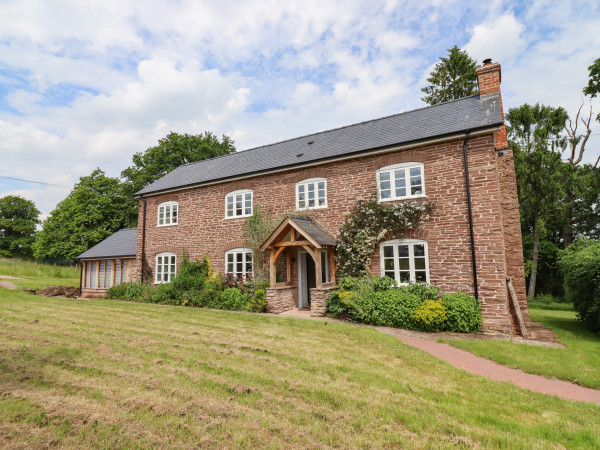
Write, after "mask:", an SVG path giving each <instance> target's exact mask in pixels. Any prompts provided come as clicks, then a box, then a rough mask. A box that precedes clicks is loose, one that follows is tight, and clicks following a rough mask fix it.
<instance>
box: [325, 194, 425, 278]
mask: <svg viewBox="0 0 600 450" xmlns="http://www.w3.org/2000/svg"><path fill="white" fill-rule="evenodd" d="M432 210H433V204H432V203H430V202H422V201H421V202H417V201H411V202H404V203H396V204H383V203H379V201H378V197H377V195H372V196H371V198H370V199H369V200H368V201H360V202H359V203H358V205H356V207H355V208H354V209H353V210H352V211H351V212H350V214H349V215H348V216H347V217H346V219H345V221H344V222H343V223H342V226H341V227H340V232H339V234H338V237H337V242H336V247H335V248H336V256H335V262H336V267H337V273H336V277H338V278H341V277H347V276H351V277H359V276H365V275H369V273H370V268H371V258H372V256H373V252H374V251H375V247H376V246H377V244H379V243H380V242H381V241H382V240H383V239H384V238H385V237H386V236H387V235H390V234H391V235H393V236H394V237H396V238H401V237H402V236H403V234H404V231H405V230H407V229H418V228H419V226H420V225H421V223H422V222H423V220H426V219H429V216H430V214H431V212H432Z"/></svg>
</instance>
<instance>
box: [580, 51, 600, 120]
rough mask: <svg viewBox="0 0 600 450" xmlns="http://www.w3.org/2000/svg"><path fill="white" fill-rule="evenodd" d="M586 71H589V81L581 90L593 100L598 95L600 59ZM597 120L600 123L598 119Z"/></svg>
mask: <svg viewBox="0 0 600 450" xmlns="http://www.w3.org/2000/svg"><path fill="white" fill-rule="evenodd" d="M588 70H589V71H590V75H589V77H590V79H589V80H588V85H587V86H586V87H584V88H583V93H584V94H585V95H589V96H590V97H591V98H594V97H596V95H598V94H600V58H598V59H597V60H596V61H594V63H593V64H592V65H591V66H589V67H588ZM598 120H599V121H600V118H599V119H598Z"/></svg>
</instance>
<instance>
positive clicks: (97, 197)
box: [34, 169, 130, 259]
mask: <svg viewBox="0 0 600 450" xmlns="http://www.w3.org/2000/svg"><path fill="white" fill-rule="evenodd" d="M129 203H130V200H129V197H128V196H127V195H126V194H125V193H124V189H123V184H122V183H121V182H120V181H119V180H118V179H117V178H110V177H107V176H106V175H105V174H104V172H103V171H102V170H100V169H96V170H94V171H93V172H92V173H91V174H90V175H89V176H87V177H81V178H80V179H79V183H77V184H76V185H75V187H74V188H73V190H72V191H71V193H70V194H69V195H68V196H67V198H65V199H64V200H63V201H62V202H60V203H59V204H58V205H57V207H56V209H55V210H54V211H52V213H50V217H48V218H47V219H46V220H45V221H44V223H43V227H42V230H41V231H40V232H39V233H38V235H37V239H36V241H35V244H34V256H35V258H36V259H47V258H56V259H73V258H75V257H76V256H77V255H79V254H81V253H83V252H84V251H86V250H87V249H89V248H90V247H92V246H94V245H96V244H97V243H98V242H100V241H101V240H103V239H105V238H107V237H108V236H110V235H111V234H112V233H114V232H115V231H118V230H120V229H121V228H124V227H126V226H127V219H128V211H127V207H128V206H129Z"/></svg>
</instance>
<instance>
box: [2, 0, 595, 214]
mask: <svg viewBox="0 0 600 450" xmlns="http://www.w3.org/2000/svg"><path fill="white" fill-rule="evenodd" d="M598 30H600V10H599V4H598V2H595V1H589V2H576V1H573V2H570V1H556V2H553V1H531V2H500V1H490V2H485V1H473V2H469V1H451V0H450V1H449V0H446V1H442V0H431V1H428V0H423V1H419V2H414V1H393V0H389V1H381V2H377V1H348V0H346V1H343V2H342V1H339V2H335V1H330V2H323V1H317V0H314V1H313V0H303V1H302V2H300V1H298V2H282V1H277V0H256V1H252V2H248V1H227V0H223V1H219V2H208V1H204V2H203V1H197V0H189V1H188V0H181V1H178V2H167V1H144V2H142V1H128V0H118V1H116V0H103V1H86V2H76V1H69V0H64V1H60V2H58V1H43V0H14V1H11V0H4V1H2V2H0V176H8V177H14V178H22V179H27V180H34V181H44V182H48V183H53V184H58V185H69V186H70V185H73V184H74V183H76V182H77V180H78V179H79V177H81V176H85V175H88V174H89V173H91V171H92V170H94V169H95V168H96V167H100V168H101V169H103V170H104V171H105V172H107V174H109V175H111V176H118V175H119V174H120V172H121V170H123V169H124V168H126V167H127V166H128V165H129V164H130V163H131V156H132V155H133V154H134V153H136V152H139V151H144V150H145V149H146V148H148V147H150V146H152V145H155V144H156V142H157V140H158V139H159V138H161V137H163V136H165V135H166V134H167V133H168V132H169V131H177V132H181V133H201V132H203V131H212V132H214V133H216V134H217V135H222V134H227V135H229V136H230V137H232V138H233V139H234V141H235V143H236V147H237V148H238V150H244V149H247V148H251V147H254V146H257V145H262V144H268V143H272V142H276V141H279V140H282V139H286V138H291V137H294V136H298V135H302V134H306V133H311V132H315V131H320V130H324V129H328V128H333V127H338V126H342V125H347V124H350V123H354V122H358V121H363V120H368V119H373V118H376V117H380V116H385V115H389V114H394V113H398V112H401V111H405V110H408V109H413V108H418V107H422V106H424V104H423V102H422V101H421V99H420V98H421V92H420V88H422V87H423V86H425V85H426V81H425V79H426V78H427V75H428V73H429V72H430V70H431V69H432V67H433V65H434V64H435V63H436V62H437V60H438V58H439V57H440V56H444V55H445V54H446V51H447V49H448V48H450V47H452V46H454V45H458V46H459V47H461V48H463V49H466V50H468V51H469V53H470V54H471V56H472V57H474V58H475V59H477V60H478V61H482V60H483V59H485V58H488V57H490V58H492V59H493V60H494V61H498V62H500V63H501V64H502V93H503V99H504V107H505V110H506V109H508V108H510V107H515V106H519V105H521V104H523V103H526V102H528V103H535V102H541V103H544V104H547V105H551V106H563V107H565V108H566V109H567V110H568V111H569V113H570V114H571V115H573V116H574V114H575V113H576V112H577V108H578V107H579V106H580V104H581V101H582V94H581V90H582V88H583V86H584V85H585V84H586V83H587V74H588V72H587V67H588V66H589V65H590V64H591V63H592V62H593V61H594V60H595V59H596V58H598V57H600V31H598ZM583 100H584V101H587V100H586V99H583ZM592 106H593V108H594V115H595V114H596V113H597V112H600V101H596V102H595V103H594V104H593V105H592ZM588 108H589V105H587V103H586V106H585V108H584V110H585V111H586V113H587V111H588ZM594 133H595V134H594V135H593V136H592V138H591V139H590V141H589V142H588V150H587V157H586V160H587V161H595V160H596V158H597V157H598V155H600V124H598V123H597V122H595V123H594ZM68 192H69V191H68V190H67V189H62V188H58V187H52V186H43V185H36V184H28V183H22V182H17V181H11V180H6V179H0V196H1V195H7V194H16V195H22V196H24V197H26V198H28V199H31V200H33V201H35V202H36V204H37V206H38V208H39V209H40V210H41V211H42V213H44V215H47V214H48V213H49V212H50V211H51V210H52V209H53V208H54V207H55V206H56V204H57V203H58V202H59V201H60V200H62V199H63V198H64V197H65V196H66V195H67V194H68Z"/></svg>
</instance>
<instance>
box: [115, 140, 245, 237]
mask: <svg viewBox="0 0 600 450" xmlns="http://www.w3.org/2000/svg"><path fill="white" fill-rule="evenodd" d="M234 152H235V147H234V146H233V141H232V140H231V139H230V138H229V137H228V136H225V135H223V137H222V138H221V140H219V138H217V136H215V135H214V134H213V133H211V132H210V131H206V132H204V133H202V134H187V133H186V134H179V133H174V132H170V133H169V134H168V135H167V136H166V137H164V138H162V139H159V140H158V145H156V146H154V147H149V148H148V149H146V151H144V152H138V153H136V154H135V155H133V164H132V165H131V166H129V167H128V168H127V169H125V170H123V171H122V172H121V177H122V178H123V179H124V180H125V192H126V194H127V195H129V198H130V202H129V205H128V208H127V211H128V219H127V220H128V223H129V225H130V226H135V224H136V222H137V205H138V204H137V201H136V200H135V199H134V198H133V194H135V193H136V192H138V191H139V190H141V189H143V188H144V187H146V186H147V185H149V184H150V183H152V182H154V181H156V180H158V179H159V178H161V177H163V176H164V175H166V174H168V173H169V172H171V171H172V170H173V169H176V168H177V167H179V166H182V165H184V164H189V163H193V162H197V161H202V160H204V159H210V158H216V157H217V156H223V155H228V154H230V153H234Z"/></svg>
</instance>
